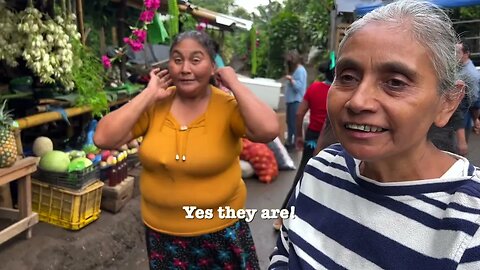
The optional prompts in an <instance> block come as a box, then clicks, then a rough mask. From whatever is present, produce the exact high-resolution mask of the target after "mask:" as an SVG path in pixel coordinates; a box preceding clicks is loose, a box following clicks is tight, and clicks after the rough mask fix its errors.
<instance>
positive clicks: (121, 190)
mask: <svg viewBox="0 0 480 270" xmlns="http://www.w3.org/2000/svg"><path fill="white" fill-rule="evenodd" d="M133 186H134V178H133V177H132V176H128V177H127V178H125V180H123V181H122V182H121V183H120V184H118V185H116V186H114V187H110V186H108V185H104V186H103V192H102V203H101V208H102V209H103V210H107V211H109V212H112V213H117V212H118V211H120V209H122V207H123V206H125V204H127V202H128V201H129V200H130V199H131V198H132V196H133Z"/></svg>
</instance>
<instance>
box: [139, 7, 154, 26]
mask: <svg viewBox="0 0 480 270" xmlns="http://www.w3.org/2000/svg"><path fill="white" fill-rule="evenodd" d="M153 16H155V11H153V10H145V11H144V12H142V13H141V14H140V18H139V20H140V21H142V22H145V23H150V22H152V20H153Z"/></svg>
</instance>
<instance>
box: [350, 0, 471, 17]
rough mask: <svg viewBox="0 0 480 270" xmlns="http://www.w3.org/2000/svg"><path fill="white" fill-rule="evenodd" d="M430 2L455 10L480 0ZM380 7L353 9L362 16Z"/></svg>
mask: <svg viewBox="0 0 480 270" xmlns="http://www.w3.org/2000/svg"><path fill="white" fill-rule="evenodd" d="M430 2H432V3H434V4H436V5H437V6H439V7H442V8H457V7H467V6H475V5H480V0H430ZM380 6H382V5H381V4H378V3H377V4H374V5H360V6H357V8H356V9H355V14H356V15H357V16H363V15H365V14H367V13H368V12H370V11H372V10H374V9H376V8H377V7H380Z"/></svg>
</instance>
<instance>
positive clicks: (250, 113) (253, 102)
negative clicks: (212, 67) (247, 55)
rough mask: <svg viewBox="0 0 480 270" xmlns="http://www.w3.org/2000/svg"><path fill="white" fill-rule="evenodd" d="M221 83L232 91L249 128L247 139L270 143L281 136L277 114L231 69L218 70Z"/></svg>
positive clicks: (217, 75) (217, 73)
mask: <svg viewBox="0 0 480 270" xmlns="http://www.w3.org/2000/svg"><path fill="white" fill-rule="evenodd" d="M215 77H216V79H217V80H218V82H219V83H221V84H222V85H223V86H225V87H227V88H228V89H230V91H232V93H233V95H234V96H235V99H236V100H237V103H238V107H239V109H240V114H241V115H242V117H243V120H244V122H245V126H246V128H247V138H248V139H250V140H251V141H255V142H270V141H272V140H273V139H275V137H277V136H278V135H279V124H278V119H277V115H276V114H275V112H274V111H273V110H272V109H271V108H270V107H269V106H268V105H267V104H265V103H264V102H263V101H261V100H260V99H259V98H258V97H257V96H256V95H255V94H254V93H252V91H250V89H248V87H246V86H245V85H244V84H242V83H241V82H240V81H239V80H238V77H237V73H236V72H235V70H233V68H231V67H223V68H219V69H217V71H216V73H215Z"/></svg>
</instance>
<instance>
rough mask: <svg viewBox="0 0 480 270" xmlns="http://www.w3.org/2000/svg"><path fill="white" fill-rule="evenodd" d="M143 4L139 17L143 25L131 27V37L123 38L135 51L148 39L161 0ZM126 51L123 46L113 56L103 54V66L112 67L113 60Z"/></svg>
mask: <svg viewBox="0 0 480 270" xmlns="http://www.w3.org/2000/svg"><path fill="white" fill-rule="evenodd" d="M143 4H144V9H143V11H142V13H141V14H140V17H139V18H138V20H139V21H140V22H141V24H142V25H141V27H130V29H131V30H132V33H131V34H130V36H129V37H124V38H123V42H125V44H126V45H128V46H129V47H130V48H131V49H132V51H134V52H138V51H141V50H143V44H144V43H145V40H146V39H147V27H148V25H149V24H151V23H152V21H153V18H154V17H155V15H156V13H157V10H158V9H159V8H160V0H144V1H143ZM124 51H125V48H121V49H120V50H118V52H119V53H118V54H117V55H116V56H114V57H113V58H109V57H108V56H106V55H103V56H102V63H103V66H104V67H105V68H106V69H108V68H111V67H112V61H114V60H116V59H117V58H118V57H120V56H121V55H122V54H123V52H124Z"/></svg>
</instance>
